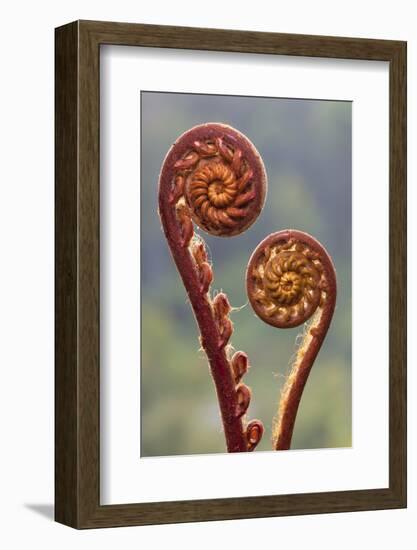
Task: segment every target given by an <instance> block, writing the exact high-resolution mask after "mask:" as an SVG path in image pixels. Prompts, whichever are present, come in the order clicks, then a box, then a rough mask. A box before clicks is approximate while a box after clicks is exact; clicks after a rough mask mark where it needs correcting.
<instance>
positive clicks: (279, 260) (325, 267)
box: [246, 230, 337, 451]
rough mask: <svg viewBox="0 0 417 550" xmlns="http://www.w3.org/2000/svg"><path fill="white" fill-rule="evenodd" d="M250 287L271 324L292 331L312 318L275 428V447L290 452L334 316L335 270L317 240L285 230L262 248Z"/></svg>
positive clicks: (249, 274)
mask: <svg viewBox="0 0 417 550" xmlns="http://www.w3.org/2000/svg"><path fill="white" fill-rule="evenodd" d="M246 282H247V291H248V296H249V299H250V302H251V304H252V306H253V308H254V310H255V312H256V314H257V315H258V316H259V317H260V318H261V319H262V320H263V321H265V322H266V323H268V324H270V325H272V326H275V327H278V328H290V327H296V326H299V325H301V324H303V323H304V322H306V321H307V320H308V319H311V322H310V324H309V325H308V327H307V329H306V331H305V334H304V338H303V341H302V343H301V345H300V347H299V348H298V351H297V355H296V359H295V361H294V364H293V365H292V369H291V372H290V375H289V377H288V379H287V381H286V384H285V385H284V388H283V390H282V394H281V399H280V404H279V410H278V416H277V419H276V422H275V427H274V434H273V445H274V448H275V449H276V450H277V451H280V450H286V449H289V448H290V446H291V439H292V434H293V431H294V425H295V420H296V417H297V412H298V407H299V404H300V400H301V397H302V394H303V390H304V387H305V385H306V382H307V379H308V376H309V374H310V371H311V368H312V366H313V364H314V361H315V359H316V357H317V354H318V353H319V351H320V348H321V346H322V344H323V341H324V338H325V337H326V334H327V331H328V329H329V326H330V323H331V320H332V317H333V312H334V309H335V305H336V294H337V288H336V271H335V268H334V265H333V262H332V260H331V258H330V256H329V255H328V253H327V252H326V250H325V249H324V248H323V246H322V245H321V244H320V243H319V242H318V241H317V240H316V239H314V238H313V237H312V236H311V235H308V234H307V233H303V232H301V231H295V230H285V231H280V232H278V233H274V234H272V235H269V236H268V237H267V238H266V239H265V240H264V241H262V242H261V243H260V245H259V246H258V247H257V249H256V250H255V252H254V253H253V255H252V257H251V259H250V262H249V265H248V270H247V276H246Z"/></svg>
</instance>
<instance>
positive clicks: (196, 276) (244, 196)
mask: <svg viewBox="0 0 417 550" xmlns="http://www.w3.org/2000/svg"><path fill="white" fill-rule="evenodd" d="M266 188H267V179H266V173H265V169H264V165H263V162H262V159H261V157H260V155H259V153H258V152H257V150H256V149H255V147H254V146H253V144H252V143H251V142H250V141H249V140H248V139H247V138H246V137H245V136H244V135H243V134H241V133H240V132H238V131H237V130H235V129H234V128H231V127H230V126H226V125H224V124H217V123H209V124H202V125H200V126H196V127H194V128H192V129H191V130H188V131H187V132H185V133H184V134H182V135H181V136H180V137H179V138H178V139H177V141H176V142H175V143H174V144H173V146H172V147H171V149H170V150H169V152H168V154H167V156H166V158H165V160H164V162H163V165H162V169H161V173H160V177H159V215H160V218H161V222H162V227H163V230H164V233H165V236H166V239H167V242H168V245H169V248H170V250H171V253H172V256H173V259H174V261H175V264H176V266H177V269H178V271H179V273H180V275H181V278H182V281H183V283H184V287H185V289H186V291H187V294H188V296H189V299H190V303H191V306H192V308H193V311H194V315H195V318H196V321H197V323H198V326H199V329H200V334H201V337H200V340H201V345H202V347H203V348H204V350H205V352H206V354H207V358H208V361H209V364H210V371H211V374H212V377H213V380H214V383H215V386H216V391H217V396H218V401H219V407H220V412H221V417H222V422H223V428H224V433H225V438H226V446H227V450H228V452H246V451H252V450H253V449H254V448H255V447H256V445H257V444H258V442H259V441H260V439H261V437H262V434H263V425H262V423H261V422H260V421H259V420H252V421H251V422H249V423H248V424H247V425H246V426H245V425H244V423H243V421H242V418H243V417H244V415H245V414H246V412H247V409H248V407H249V402H250V397H251V391H250V388H249V387H248V386H246V385H245V384H244V383H243V382H242V381H241V380H242V377H243V375H244V374H245V372H246V371H247V368H248V358H247V356H246V354H245V353H244V352H241V351H239V352H236V353H235V354H234V355H233V356H232V357H230V351H229V345H228V344H229V341H230V338H231V336H232V333H233V324H232V321H231V320H230V318H229V313H230V311H231V306H230V304H229V301H228V299H227V296H226V295H225V294H224V293H223V292H221V293H219V294H217V295H216V296H215V297H214V298H212V297H211V295H210V285H211V283H212V280H213V270H212V267H211V265H210V263H209V262H208V259H207V252H206V246H205V243H204V241H203V239H202V238H201V237H200V236H197V235H195V233H194V225H193V222H194V223H195V224H196V225H197V226H199V227H200V228H201V229H203V230H204V231H206V232H208V233H210V234H212V235H216V236H219V237H232V236H235V235H238V234H240V233H242V232H243V231H245V230H246V229H247V228H248V227H249V226H250V225H252V223H254V221H255V220H256V218H257V217H258V215H259V213H260V212H261V210H262V207H263V203H264V200H265V195H266Z"/></svg>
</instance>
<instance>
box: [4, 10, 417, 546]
mask: <svg viewBox="0 0 417 550" xmlns="http://www.w3.org/2000/svg"><path fill="white" fill-rule="evenodd" d="M247 4H248V6H245V5H244V3H243V2H240V3H239V2H237V0H229V2H225V1H224V0H220V1H219V0H211V1H210V2H206V3H204V2H185V1H183V0H175V1H171V2H168V1H166V2H164V1H163V0H152V1H151V2H132V1H127V0H117V1H115V0H113V1H112V2H109V1H107V0H101V1H99V0H84V1H80V0H72V1H71V2H68V1H66V2H55V3H50V5H48V3H47V2H29V1H19V0H15V1H14V2H13V3H12V2H11V1H10V0H9V2H7V4H3V5H2V9H1V11H2V13H1V21H2V29H1V33H0V40H1V49H0V51H1V64H0V94H1V101H0V128H1V131H0V140H1V163H0V171H1V175H0V182H1V200H0V223H1V228H0V229H1V231H0V243H1V245H0V251H1V268H0V280H1V284H0V335H1V336H0V353H1V362H0V364H1V369H2V373H3V378H2V381H1V383H0V409H1V410H0V423H1V434H2V445H1V451H0V464H1V469H0V517H1V529H0V545H2V547H3V548H7V549H14V548H18V547H19V548H20V547H21V548H25V547H28V546H31V547H34V548H41V547H44V548H48V549H52V548H60V550H65V549H67V548H68V549H69V548H71V549H73V548H74V546H75V545H77V546H76V547H77V548H90V547H91V545H92V544H94V545H95V546H96V547H97V548H103V549H104V548H114V547H115V546H118V547H120V548H123V549H125V548H137V547H139V545H140V544H142V546H140V547H141V548H148V547H149V548H159V547H162V546H163V545H169V546H170V547H171V548H175V549H176V548H178V549H179V548H193V549H194V548H196V547H198V548H199V549H205V548H212V547H213V546H214V545H216V546H218V547H220V548H222V547H225V546H226V544H230V545H236V547H238V548H250V547H252V546H253V545H259V546H260V545H262V544H263V543H265V544H268V546H270V545H271V542H272V547H283V546H289V545H291V547H292V548H295V549H298V548H301V547H302V546H305V545H309V547H310V548H316V547H320V548H321V550H327V549H332V550H333V549H334V548H337V549H338V550H342V549H344V548H354V547H356V548H365V547H366V546H367V545H370V546H371V547H372V548H376V547H377V548H379V549H380V550H383V549H385V548H387V549H388V548H393V547H398V548H402V549H408V548H415V544H416V542H415V541H416V540H417V532H416V518H417V515H416V514H417V498H416V497H417V483H416V481H417V479H416V470H417V466H416V464H417V461H416V451H417V430H416V427H417V426H416V424H417V422H416V419H417V407H416V403H417V376H416V372H415V366H416V365H417V338H416V337H415V336H414V334H413V332H414V331H415V330H416V328H417V317H416V311H415V309H416V308H415V306H416V298H417V296H416V289H415V285H413V284H412V281H415V280H416V279H417V252H416V251H417V241H416V236H417V221H416V219H417V218H416V215H417V191H416V188H415V185H414V183H415V181H416V175H417V174H416V168H417V166H416V164H417V163H416V155H415V150H416V149H417V135H416V130H417V116H416V115H417V112H416V107H417V82H416V77H417V32H416V31H417V23H416V21H417V19H416V15H415V14H414V13H413V2H411V1H410V2H407V1H405V0H397V1H396V2H386V1H379V2H370V1H365V0H362V1H360V2H357V1H356V0H355V1H353V0H351V1H349V2H343V3H342V2H335V1H334V0H333V1H325V0H316V1H314V2H312V1H309V0H297V1H294V2H285V3H284V2H279V1H278V0H274V1H271V2H267V1H266V0H257V2H254V3H249V2H248V3H247ZM80 18H81V19H103V20H110V21H112V20H113V21H129V22H142V23H156V24H158V23H161V24H173V25H188V26H205V27H218V28H235V29H252V30H259V31H277V32H294V33H310V34H330V35H339V36H357V37H372V38H390V39H401V40H408V45H409V49H408V54H409V73H408V90H409V94H408V97H409V130H408V132H409V172H408V177H409V204H410V209H409V254H410V258H409V266H410V272H409V281H410V282H411V284H409V304H410V305H409V326H410V334H411V338H410V345H409V365H410V368H409V434H410V436H409V466H410V467H409V508H408V510H397V511H383V512H365V513H355V514H334V515H326V516H309V517H295V518H282V519H281V518H277V519H262V520H249V521H234V522H230V521H229V522H216V523H206V524H191V525H176V526H158V527H142V528H128V529H110V530H102V531H86V532H76V531H74V530H71V529H69V528H66V527H63V526H61V525H58V524H54V523H53V522H52V521H51V517H52V501H53V154H54V152H53V124H54V120H53V117H54V113H53V101H54V100H53V91H54V80H53V78H54V64H53V56H54V46H53V37H54V27H55V26H58V25H61V24H64V23H66V22H69V21H72V20H74V19H80ZM370 437H372V432H371V431H370ZM270 541H271V542H270Z"/></svg>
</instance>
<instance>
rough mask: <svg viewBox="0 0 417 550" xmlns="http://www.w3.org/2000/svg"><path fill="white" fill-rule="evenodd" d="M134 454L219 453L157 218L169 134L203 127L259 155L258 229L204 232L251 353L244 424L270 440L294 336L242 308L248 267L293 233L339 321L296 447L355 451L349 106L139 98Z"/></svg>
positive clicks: (208, 387)
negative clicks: (325, 255) (270, 238)
mask: <svg viewBox="0 0 417 550" xmlns="http://www.w3.org/2000/svg"><path fill="white" fill-rule="evenodd" d="M141 114H142V123H141V124H142V127H141V133H142V150H141V158H142V165H141V216H142V220H141V228H142V231H141V289H142V311H141V319H142V329H141V330H142V334H141V346H142V348H141V403H142V406H141V409H142V410H141V427H142V436H141V456H164V455H177V454H194V453H199V454H201V453H215V452H225V442H224V436H223V432H222V428H221V420H220V415H219V410H218V405H217V400H216V395H215V389H214V385H213V383H212V380H211V377H210V374H209V370H208V364H207V360H206V357H205V355H204V353H203V352H202V351H199V343H198V335H199V334H198V331H197V328H196V325H195V321H194V316H193V314H192V312H191V309H190V305H189V303H187V300H186V295H185V290H184V288H183V286H182V283H181V281H180V278H179V275H178V273H177V271H176V268H175V266H174V263H173V261H172V259H171V256H170V252H169V249H168V246H167V244H166V241H165V238H164V236H163V233H162V229H161V225H160V220H159V216H158V213H157V192H158V176H159V171H160V168H161V163H162V161H163V159H164V157H165V155H166V153H167V151H168V149H169V147H170V146H171V144H172V143H173V142H174V141H175V140H176V138H177V137H178V136H179V135H180V134H182V133H183V132H184V131H186V130H187V129H189V128H191V127H192V126H195V125H197V124H201V123H203V122H223V123H226V124H230V125H231V126H233V127H235V128H236V129H238V130H239V131H241V132H243V133H244V134H246V135H247V136H248V137H249V139H250V140H251V141H252V142H253V143H254V145H255V147H256V148H257V149H258V151H259V152H260V154H261V155H262V157H263V160H264V163H265V167H266V171H267V174H268V183H269V186H268V195H267V198H266V203H265V207H264V209H263V212H262V214H261V215H260V217H259V218H258V220H257V222H256V223H255V224H254V225H253V226H252V227H251V228H250V229H249V230H248V231H247V232H246V233H244V234H243V235H240V236H237V237H233V238H230V239H222V238H216V237H210V236H209V235H206V234H205V233H203V232H201V231H200V230H197V231H198V232H199V233H200V234H202V235H203V236H204V239H205V241H206V243H207V245H208V248H209V251H210V255H211V259H212V262H213V266H214V284H213V285H212V290H213V291H219V290H223V291H225V292H226V293H227V295H228V297H229V300H230V302H231V304H232V306H233V307H239V308H241V309H239V311H235V312H233V313H232V316H231V319H232V321H233V323H234V327H235V330H234V334H233V336H232V340H231V343H232V345H233V347H234V348H235V349H236V350H239V349H241V350H243V351H245V352H246V353H247V354H248V355H249V359H250V363H251V365H252V366H251V368H250V370H249V373H248V374H247V375H246V376H245V378H244V381H245V383H246V384H248V385H249V386H250V387H251V388H252V390H253V397H252V401H251V404H250V407H249V410H248V419H253V418H259V419H261V420H262V421H263V423H264V426H265V429H266V432H265V434H264V437H263V441H262V442H261V443H260V444H259V446H258V448H257V450H271V443H270V438H271V427H272V419H273V417H274V416H275V414H276V410H277V404H278V399H279V394H280V388H281V386H282V383H283V382H284V380H285V376H286V375H287V374H288V371H289V366H290V361H291V358H292V357H293V355H294V352H295V341H296V337H297V334H299V333H300V332H301V331H302V327H299V328H298V329H297V328H296V329H287V330H279V329H274V328H273V327H270V326H268V325H266V324H265V323H263V322H262V321H261V320H259V319H258V318H257V317H256V316H255V315H254V313H253V311H252V309H251V307H250V305H248V303H247V297H246V291H245V271H246V265H247V262H248V259H249V257H250V255H251V253H252V251H253V250H254V249H255V247H256V246H257V245H258V243H259V242H260V241H261V240H262V239H263V238H264V237H265V236H266V235H268V234H269V233H272V232H275V231H278V230H281V229H285V228H294V229H300V230H302V231H307V232H308V233H311V234H312V235H313V236H314V237H316V238H317V239H318V240H319V241H320V242H321V243H322V244H323V245H324V246H325V247H326V249H327V250H328V252H329V253H330V254H331V256H332V257H333V260H334V262H335V265H336V270H337V278H338V300H337V309H336V313H335V317H334V319H333V323H332V326H331V328H330V331H329V334H328V336H327V338H326V340H325V342H324V345H323V348H322V350H321V352H320V354H319V356H318V358H317V360H316V363H315V365H314V367H313V369H312V372H311V374H310V377H309V380H308V383H307V386H306V388H305V391H304V395H303V399H302V401H301V405H300V409H299V413H298V416H297V422H296V425H295V431H294V437H293V443H292V448H298V449H310V448H324V447H345V446H350V445H351V205H352V202H351V166H352V152H351V129H352V111H351V103H350V102H340V101H319V100H304V99H303V100H300V99H281V98H254V97H236V96H215V95H195V94H174V93H159V92H142V93H141Z"/></svg>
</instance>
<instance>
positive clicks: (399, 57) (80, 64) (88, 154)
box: [55, 21, 406, 528]
mask: <svg viewBox="0 0 417 550" xmlns="http://www.w3.org/2000/svg"><path fill="white" fill-rule="evenodd" d="M55 44H56V65H55V75H56V96H55V98H56V101H55V109H56V138H55V144H56V161H55V162H56V164H55V169H56V199H55V200H56V333H55V345H56V352H55V353H56V361H55V364H56V371H55V375H56V382H55V395H56V400H55V413H56V420H55V438H56V443H55V449H56V451H55V452H56V461H55V464H56V470H55V481H56V497H55V518H56V521H58V522H61V523H63V524H66V525H69V526H72V527H75V528H99V527H116V526H127V525H144V524H157V523H176V522H190V521H207V520H221V519H236V518H256V517H268V516H285V515H294V514H319V513H328V512H343V511H359V510H379V509H386V508H403V507H405V506H406V43H405V42H400V41H389V40H370V39H358V38H336V37H329V36H307V35H294V34H275V33H259V32H248V31H229V30H216V29H199V28H187V27H169V26H156V25H141V24H130V23H129V24H125V23H111V22H96V21H76V22H73V23H70V24H68V25H65V26H62V27H59V28H57V29H56V35H55ZM105 44H118V45H126V46H131V47H137V46H147V47H158V48H182V49H189V50H210V51H224V52H243V53H263V54H271V55H291V56H306V57H322V58H339V59H342V58H343V59H362V60H377V61H387V62H389V82H390V97H389V109H390V115H389V143H390V145H389V178H390V182H389V207H390V213H389V239H390V253H389V487H388V488H385V489H369V490H353V491H337V492H325V493H311V494H292V495H268V496H257V497H245V498H222V499H210V500H191V501H173V502H152V503H140V504H139V503H132V504H123V505H101V504H100V494H99V492H100V482H99V480H100V460H99V458H100V453H99V447H100V429H99V427H100V393H99V388H100V355H99V349H100V346H99V333H100V331H99V318H100V316H99V290H100V287H99V285H100V279H99V272H100V270H99V250H100V246H99V239H100V234H99V199H100V188H99V173H100V171H99V162H100V159H99V133H100V127H99V97H100V89H99V83H100V78H99V59H100V46H101V45H105Z"/></svg>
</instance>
